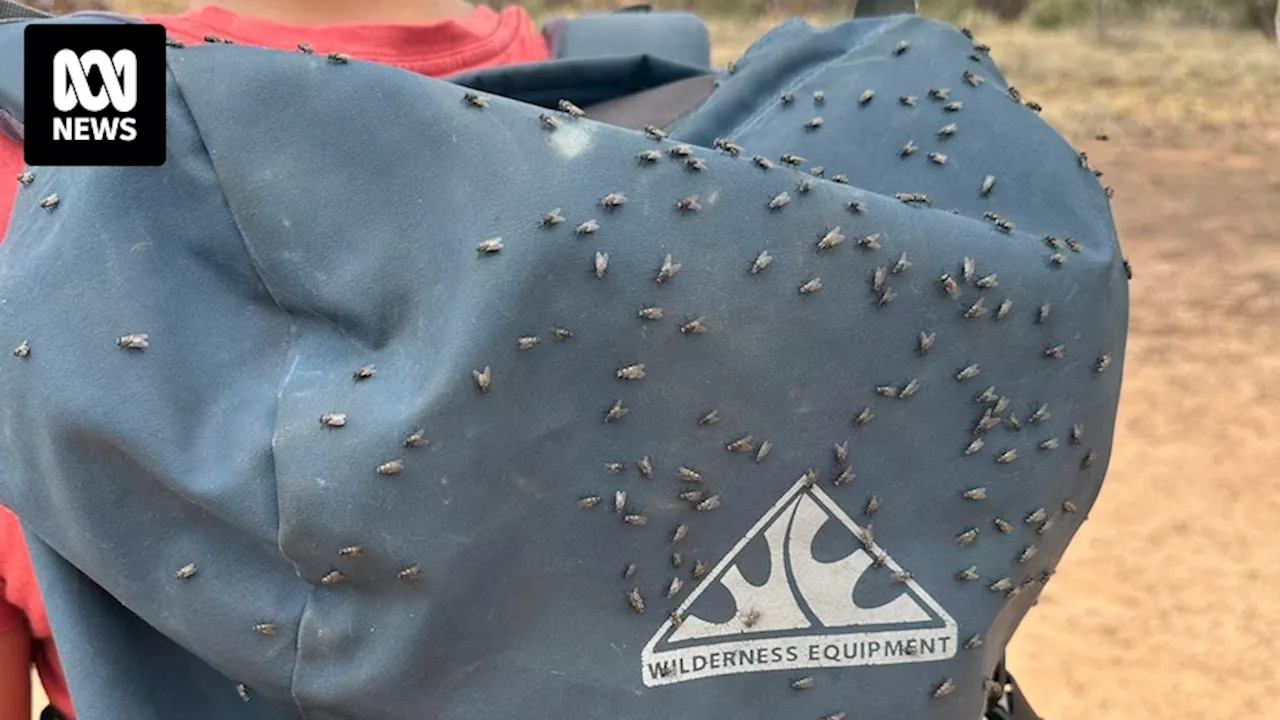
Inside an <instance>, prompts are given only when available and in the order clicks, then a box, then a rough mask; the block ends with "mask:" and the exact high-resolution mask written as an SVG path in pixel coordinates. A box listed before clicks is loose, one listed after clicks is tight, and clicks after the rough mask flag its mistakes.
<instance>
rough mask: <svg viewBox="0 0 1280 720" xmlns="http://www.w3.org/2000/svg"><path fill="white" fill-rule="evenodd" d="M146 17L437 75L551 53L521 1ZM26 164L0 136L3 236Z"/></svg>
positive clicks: (175, 27) (197, 31)
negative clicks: (276, 16) (462, 13)
mask: <svg viewBox="0 0 1280 720" xmlns="http://www.w3.org/2000/svg"><path fill="white" fill-rule="evenodd" d="M147 20H148V21H149V22H155V23H160V24H162V25H164V26H165V29H166V30H168V32H169V35H170V36H171V37H173V38H176V39H178V40H181V41H183V42H185V43H199V42H203V41H204V36H205V35H216V36H218V37H220V38H224V39H227V40H232V41H234V42H236V43H238V44H241V45H257V46H261V47H270V48H277V49H280V50H295V49H296V48H297V45H298V43H300V42H305V43H309V44H310V45H311V46H312V47H314V48H315V49H316V52H317V53H328V52H333V51H335V50H337V51H341V52H344V53H346V54H348V55H350V56H351V57H353V58H356V59H359V60H368V61H370V62H376V63H381V64H383V65H393V66H395V67H399V68H404V69H406V70H411V71H413V72H416V73H421V74H423V75H430V76H432V77H443V76H446V75H452V74H454V73H458V72H462V71H464V70H476V69H479V68H485V67H494V66H497V65H514V64H516V63H526V62H537V61H539V60H546V59H547V58H548V57H549V56H550V50H549V49H548V48H547V41H546V39H545V38H543V36H542V33H541V32H540V31H539V30H538V26H537V25H536V24H535V23H534V22H533V19H532V18H531V17H529V13H528V12H526V11H525V9H524V8H522V7H520V6H518V5H511V6H508V7H506V8H504V9H502V10H500V11H495V10H492V9H490V8H488V7H483V6H482V7H477V8H476V9H475V10H474V11H473V12H472V13H471V14H470V15H468V16H467V17H464V18H457V19H452V20H442V21H439V22H432V23H422V24H414V25H385V24H384V25H373V24H370V25H365V24H359V23H342V24H337V25H285V24H282V23H276V22H269V21H266V20H261V19H259V18H252V17H247V16H244V15H236V14H235V13H232V12H228V11H226V10H223V9H222V8H219V7H213V6H208V7H203V8H200V9H199V10H193V11H191V12H189V13H186V14H183V15H174V16H167V17H164V16H162V17H149V18H147ZM22 168H23V162H22V148H21V146H20V145H18V144H17V143H14V142H13V141H11V140H9V139H8V138H7V137H5V136H4V135H0V238H2V237H3V236H4V230H5V228H6V227H7V226H8V224H9V215H10V214H11V212H12V210H13V200H14V195H15V194H16V192H17V188H18V183H17V182H16V180H15V178H16V177H17V175H18V173H20V172H22Z"/></svg>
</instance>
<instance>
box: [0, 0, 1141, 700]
mask: <svg viewBox="0 0 1280 720" xmlns="http://www.w3.org/2000/svg"><path fill="white" fill-rule="evenodd" d="M76 19H79V20H81V21H84V20H85V18H73V19H72V21H75V20H76ZM91 21H94V22H123V21H124V20H121V19H113V18H109V17H95V18H91ZM23 22H25V21H23ZM23 22H13V23H6V24H0V68H5V70H3V71H0V107H3V108H4V109H5V110H6V111H7V112H8V114H9V115H10V117H11V120H13V121H14V122H11V123H10V126H11V129H13V130H14V131H15V132H16V131H17V130H18V128H19V126H20V122H21V119H22V117H23V113H22V110H23V109H22V105H21V98H22V92H21V82H20V80H21V72H20V70H18V71H15V70H14V68H20V67H21V63H20V55H21V29H22V25H23ZM37 22H63V20H58V21H46V20H39V21H37ZM549 30H550V32H551V35H552V38H553V46H554V47H555V49H556V55H557V59H555V60H553V61H550V62H547V63H538V64H532V65H525V66H515V67H508V68H500V69H494V70H485V71H482V72H474V73H467V74H464V75H461V76H458V77H455V78H450V79H447V80H439V79H431V78H427V77H423V76H419V75H415V74H411V73H408V72H404V71H401V70H397V69H394V68H389V67H384V66H380V65H376V64H371V63H365V62H359V61H353V60H349V59H347V58H346V57H345V56H342V55H340V54H338V55H331V56H330V55H326V52H328V51H329V50H330V49H328V48H325V49H322V50H323V52H317V53H315V54H309V53H302V52H300V53H286V52H279V51H273V50H266V49H260V48H252V47H242V46H238V45H229V44H225V43H208V44H204V45H200V46H191V47H181V46H178V45H177V44H176V43H175V44H174V46H172V47H170V48H169V50H168V51H167V52H168V98H167V101H168V118H167V123H168V125H167V127H168V130H167V143H168V157H167V162H166V164H165V165H164V166H163V167H159V168H119V167H84V168H63V167H59V168H54V167H34V168H29V170H28V172H27V173H24V176H23V178H22V183H23V185H22V187H21V188H20V191H19V196H18V200H17V203H16V205H15V208H14V211H13V216H12V218H11V222H10V225H9V231H8V236H7V239H6V240H5V242H4V244H3V246H0V328H3V333H4V337H5V338H6V340H5V341H6V342H9V343H10V345H11V346H13V347H14V348H15V352H14V357H12V358H11V359H10V360H9V361H8V362H4V363H0V413H2V415H0V428H2V429H3V435H2V437H0V502H3V503H4V504H6V505H8V506H10V507H12V508H13V509H14V510H15V511H16V512H17V513H18V514H19V515H20V516H21V517H22V518H23V520H24V522H25V523H26V525H27V529H28V534H29V537H30V540H31V545H32V552H33V554H34V559H35V563H36V566H37V569H38V572H39V576H40V580H41V584H42V589H43V590H44V593H45V595H46V602H47V605H48V609H49V614H50V617H51V618H52V622H53V626H54V629H55V634H56V638H57V642H58V645H59V649H60V652H61V653H62V657H63V660H64V664H65V666H66V671H67V675H68V678H69V682H70V687H71V691H72V695H73V697H74V699H75V702H76V710H77V713H78V715H79V717H80V718H82V719H83V720H96V719H98V718H102V719H110V720H118V719H119V718H130V719H131V720H160V719H161V718H164V719H169V718H192V719H196V720H203V719H206V718H208V719H215V718H216V719H218V720H222V719H224V718H270V719H272V720H276V719H280V718H307V719H308V720H339V719H341V720H348V719H357V718H358V719H360V720H420V719H423V718H428V719H432V720H475V719H477V718H565V719H566V720H597V719H601V720H603V719H605V718H607V719H609V720H642V719H644V720H647V719H650V718H673V719H674V718H689V719H693V720H704V719H705V720H710V719H712V718H777V717H788V718H815V719H816V718H828V719H829V720H836V719H839V718H849V719H853V718H858V719H860V720H871V719H878V720H890V719H897V718H912V719H913V720H973V718H976V717H986V718H1013V717H1016V718H1018V719H1019V720H1021V719H1022V718H1030V717H1034V715H1033V714H1032V713H1031V711H1030V708H1029V707H1027V706H1026V704H1025V701H1023V700H1022V698H1021V696H1020V695H1019V694H1018V693H1017V692H1016V688H1015V686H1014V685H1013V684H1012V682H1011V679H1010V678H1009V677H1008V675H1007V673H1005V671H1004V669H1003V658H1004V653H1005V647H1006V645H1007V643H1008V642H1009V640H1010V637H1011V636H1012V635H1013V633H1014V632H1015V630H1016V629H1017V627H1018V625H1019V623H1020V622H1021V620H1022V618H1023V617H1024V616H1025V614H1026V612H1027V611H1028V610H1029V609H1030V608H1031V606H1032V605H1034V604H1035V602H1036V598H1037V596H1038V595H1039V592H1040V590H1041V588H1042V587H1043V585H1044V584H1045V583H1046V582H1048V580H1049V578H1050V577H1051V576H1052V574H1053V572H1054V568H1055V566H1056V565H1057V564H1058V562H1059V560H1060V559H1061V557H1062V555H1063V552H1064V551H1065V550H1066V547H1067V545H1068V543H1069V541H1070V540H1071V538H1072V537H1073V536H1074V534H1075V533H1076V531H1077V530H1078V529H1079V528H1080V525H1081V523H1082V522H1083V521H1084V519H1085V518H1086V517H1087V515H1088V512H1089V509H1090V507H1091V506H1092V504H1093V502H1094V499H1095V498H1096V496H1097V493H1098V491H1099V488H1100V486H1101V483H1102V479H1103V476H1104V474H1105V471H1106V468H1107V463H1108V459H1109V457H1110V450H1111V440H1112V433H1113V430H1114V427H1115V414H1116V405H1117V402H1118V397H1119V390H1120V378H1121V370H1122V366H1123V357H1124V346H1125V329H1126V323H1127V312H1128V295H1127V278H1126V272H1127V268H1126V265H1125V264H1124V262H1123V261H1122V258H1121V254H1120V249H1119V246H1118V245H1117V241H1116V235H1115V229H1114V226H1113V223H1112V219H1111V212H1110V207H1109V201H1108V198H1107V196H1106V193H1105V192H1104V189H1103V188H1102V187H1101V186H1100V185H1099V184H1098V181H1097V179H1096V177H1095V174H1094V173H1093V172H1092V171H1091V169H1090V168H1089V166H1088V164H1087V161H1086V160H1085V159H1084V157H1083V155H1081V154H1078V153H1077V152H1075V151H1074V150H1073V149H1072V148H1071V147H1070V146H1069V145H1068V144H1067V143H1066V142H1065V141H1064V140H1063V139H1062V138H1061V137H1060V136H1058V135H1057V134H1056V133H1055V132H1054V131H1053V130H1052V129H1051V128H1050V127H1049V126H1048V125H1046V124H1045V123H1044V122H1043V121H1042V120H1041V119H1040V117H1039V116H1038V115H1037V113H1036V112H1035V110H1034V107H1033V106H1032V104H1031V103H1029V102H1026V101H1022V100H1021V99H1020V97H1019V95H1018V93H1017V92H1016V90H1014V89H1013V88H1012V87H1010V86H1009V85H1008V84H1007V83H1006V81H1005V79H1004V77H1003V76H1002V75H1001V73H1000V71H999V70H998V69H997V68H996V67H995V66H994V64H993V63H992V61H991V59H990V58H989V57H988V55H987V53H986V51H985V48H984V47H983V46H982V45H978V44H975V42H974V41H973V40H972V39H971V38H970V37H969V36H968V34H967V33H962V32H959V31H956V30H955V29H953V28H951V27H949V26H947V25H944V24H942V23H938V22H934V21H931V20H927V19H923V18H920V17H916V16H913V15H910V14H892V15H885V16H878V17H859V18H855V19H853V20H850V21H848V22H844V23H841V24H838V25H835V26H832V27H828V28H815V27H812V26H810V25H809V24H807V23H805V22H802V21H798V20H792V21H788V22H786V23H783V24H782V25H780V26H778V27H777V28H775V29H774V30H772V31H770V32H769V33H768V34H766V35H765V36H764V37H762V38H761V39H760V40H759V41H757V42H756V43H755V44H754V45H753V46H752V47H751V49H750V50H748V51H747V52H746V54H745V55H744V56H743V57H742V58H741V60H739V61H738V62H737V63H736V64H735V65H734V67H733V68H732V69H730V70H727V71H723V72H711V71H710V69H709V62H708V56H709V55H708V43H707V34H706V31H705V28H703V27H702V25H701V24H700V23H699V22H697V20H696V18H694V17H692V16H689V15H682V14H666V13H648V12H631V13H619V14H608V15H597V16H587V17H583V18H578V19H573V20H564V21H558V22H557V23H553V24H552V25H551V26H550V28H549ZM299 40H305V38H299ZM337 50H340V49H337ZM579 108H586V111H585V116H583V113H582V112H580V111H579Z"/></svg>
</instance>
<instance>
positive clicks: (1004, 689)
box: [984, 660, 1041, 720]
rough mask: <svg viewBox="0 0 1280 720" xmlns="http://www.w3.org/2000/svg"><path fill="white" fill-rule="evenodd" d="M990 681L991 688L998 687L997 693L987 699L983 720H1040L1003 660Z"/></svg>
mask: <svg viewBox="0 0 1280 720" xmlns="http://www.w3.org/2000/svg"><path fill="white" fill-rule="evenodd" d="M991 680H992V683H993V687H997V686H998V688H999V691H998V692H997V693H996V694H995V695H994V696H993V697H988V698H987V712H986V713H985V715H984V718H985V720H1041V718H1040V716H1039V715H1037V714H1036V711H1035V710H1032V709H1031V704H1030V703H1028V702H1027V698H1026V696H1025V695H1023V694H1022V689H1021V688H1019V687H1018V682H1017V681H1016V680H1014V679H1013V675H1011V674H1010V673H1009V670H1008V668H1006V667H1005V664H1004V660H1001V661H1000V664H999V665H997V666H996V671H995V673H993V674H992V678H991Z"/></svg>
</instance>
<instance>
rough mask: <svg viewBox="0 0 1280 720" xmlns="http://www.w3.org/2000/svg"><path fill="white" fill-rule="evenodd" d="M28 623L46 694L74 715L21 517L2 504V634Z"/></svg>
mask: <svg viewBox="0 0 1280 720" xmlns="http://www.w3.org/2000/svg"><path fill="white" fill-rule="evenodd" d="M24 623H25V624H26V625H27V626H28V629H29V630H30V632H31V637H32V638H33V639H34V640H33V642H32V646H31V661H32V662H34V663H35V665H36V669H37V670H39V671H40V681H41V682H42V683H43V684H44V691H45V694H47V695H48V696H49V702H51V703H53V704H54V705H55V706H57V708H58V709H59V710H62V711H63V713H64V714H68V715H69V714H70V711H71V696H70V695H68V694H67V682H66V680H65V679H64V678H63V676H62V665H61V664H59V663H58V653H57V652H56V651H55V650H54V647H53V634H52V633H51V632H50V630H49V617H48V616H47V615H45V613H44V604H43V603H41V602H40V588H38V587H36V575H35V571H34V570H32V569H31V558H30V557H28V555H27V541H26V538H24V537H23V536H22V525H21V524H20V523H19V522H18V516H17V515H14V514H13V513H12V512H10V511H9V509H8V508H6V507H5V506H3V505H0V632H4V631H6V630H12V629H13V628H15V627H18V626H19V625H22V624H24Z"/></svg>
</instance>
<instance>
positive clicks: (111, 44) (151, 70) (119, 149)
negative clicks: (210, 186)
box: [23, 22, 166, 166]
mask: <svg viewBox="0 0 1280 720" xmlns="http://www.w3.org/2000/svg"><path fill="white" fill-rule="evenodd" d="M24 33H25V36H24V42H25V52H24V55H23V60H24V63H25V77H24V81H25V98H24V100H25V103H24V105H25V113H24V115H25V117H24V118H23V125H24V138H23V146H24V155H25V158H24V159H25V160H26V162H27V164H28V165H119V166H148V165H150V166H154V165H162V164H164V158H165V92H166V87H165V85H166V83H165V73H166V69H165V31H164V27H162V26H160V25H143V24H70V23H57V22H54V23H32V24H31V25H28V26H27V27H26V29H25V31H24Z"/></svg>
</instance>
